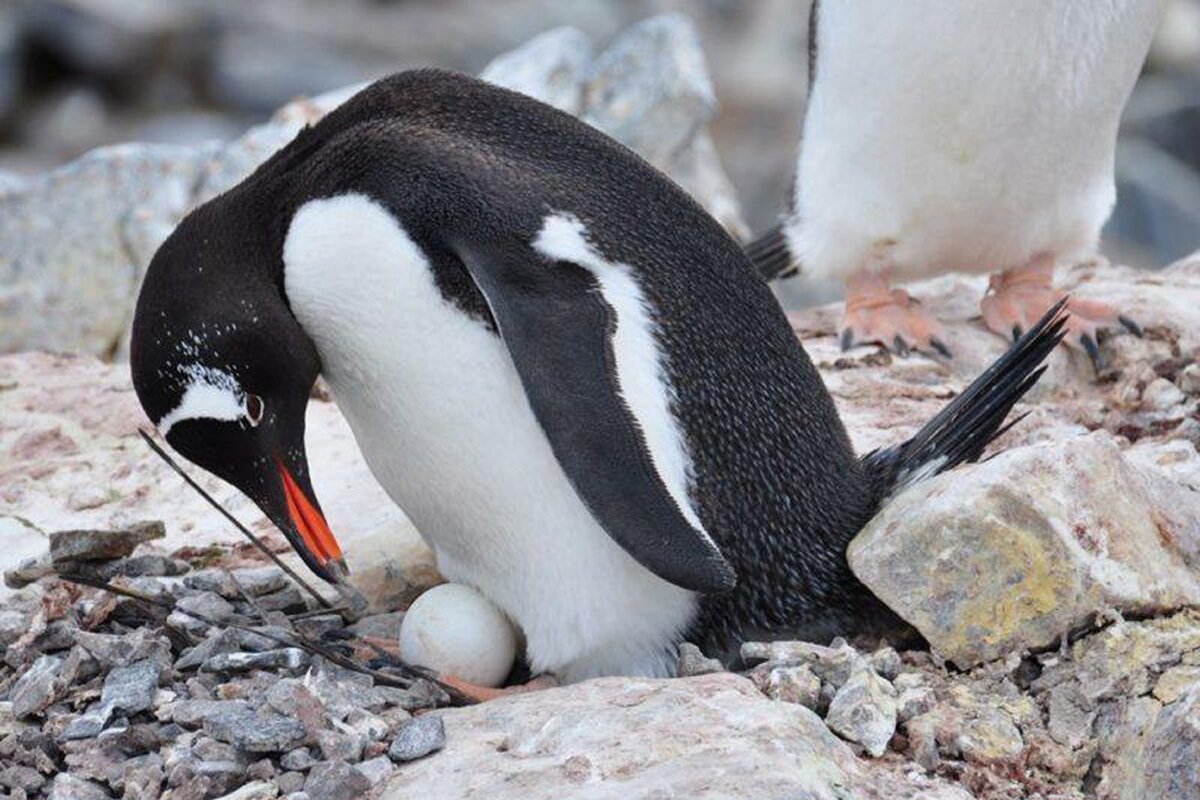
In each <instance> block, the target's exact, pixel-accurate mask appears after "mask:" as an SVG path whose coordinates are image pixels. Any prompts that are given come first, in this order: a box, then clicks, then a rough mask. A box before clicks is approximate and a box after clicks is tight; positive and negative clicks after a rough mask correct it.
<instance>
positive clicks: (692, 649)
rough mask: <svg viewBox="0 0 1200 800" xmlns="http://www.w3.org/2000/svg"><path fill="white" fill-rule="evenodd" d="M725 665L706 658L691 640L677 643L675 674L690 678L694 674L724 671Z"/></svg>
mask: <svg viewBox="0 0 1200 800" xmlns="http://www.w3.org/2000/svg"><path fill="white" fill-rule="evenodd" d="M724 671H725V665H724V664H722V663H721V662H720V661H718V660H717V659H715V658H708V657H707V656H705V655H704V653H703V652H701V650H700V648H699V647H697V646H696V645H694V644H692V643H691V642H684V643H683V644H681V645H679V661H678V663H677V665H676V667H675V674H676V675H678V676H679V677H680V678H691V677H694V676H696V675H711V674H713V673H715V672H724Z"/></svg>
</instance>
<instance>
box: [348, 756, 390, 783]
mask: <svg viewBox="0 0 1200 800" xmlns="http://www.w3.org/2000/svg"><path fill="white" fill-rule="evenodd" d="M356 769H357V770H358V771H359V772H361V773H362V774H363V775H365V776H366V778H367V781H368V782H369V783H370V784H371V786H378V785H379V784H380V783H382V782H383V781H384V779H385V778H387V777H388V776H389V775H391V774H392V773H393V772H395V770H396V766H395V765H394V764H393V763H392V760H391V759H390V758H388V757H387V756H378V757H376V758H372V759H369V760H367V761H364V762H362V763H361V764H359V765H358V766H357V767H356Z"/></svg>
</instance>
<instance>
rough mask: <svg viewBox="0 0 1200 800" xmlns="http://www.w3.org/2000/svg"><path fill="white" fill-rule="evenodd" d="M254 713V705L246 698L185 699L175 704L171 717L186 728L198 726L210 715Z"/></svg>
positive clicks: (217, 716)
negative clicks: (245, 699)
mask: <svg viewBox="0 0 1200 800" xmlns="http://www.w3.org/2000/svg"><path fill="white" fill-rule="evenodd" d="M253 713H254V707H253V706H251V705H250V704H249V703H247V702H246V701H244V700H183V701H181V702H178V703H176V704H175V707H174V709H172V714H171V719H172V721H173V722H175V723H176V724H177V725H182V726H183V727H185V728H198V727H200V726H201V725H203V723H204V720H205V719H207V718H209V717H214V718H219V717H224V716H226V715H233V714H236V715H244V714H253Z"/></svg>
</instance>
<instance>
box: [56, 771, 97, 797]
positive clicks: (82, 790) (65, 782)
mask: <svg viewBox="0 0 1200 800" xmlns="http://www.w3.org/2000/svg"><path fill="white" fill-rule="evenodd" d="M109 797H110V795H109V794H108V792H107V791H106V790H105V789H104V787H103V786H101V785H100V784H98V783H92V782H91V781H89V780H84V779H83V778H77V777H75V776H74V775H72V774H71V773H69V772H60V773H58V774H57V775H55V776H54V780H53V781H51V783H50V792H49V794H47V795H46V800H109Z"/></svg>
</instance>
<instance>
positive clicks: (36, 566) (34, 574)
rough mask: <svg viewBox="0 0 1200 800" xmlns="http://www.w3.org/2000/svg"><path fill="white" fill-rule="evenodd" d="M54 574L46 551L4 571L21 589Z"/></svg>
mask: <svg viewBox="0 0 1200 800" xmlns="http://www.w3.org/2000/svg"><path fill="white" fill-rule="evenodd" d="M0 303H3V300H2V299H0ZM53 574H54V565H53V564H51V563H50V554H49V553H44V554H42V555H39V556H33V557H32V558H26V559H23V560H22V561H21V563H19V564H17V566H15V567H13V568H12V569H6V570H5V571H4V585H5V586H7V587H8V588H10V589H21V588H24V587H26V586H28V585H29V584H31V583H36V582H38V581H40V580H41V579H42V578H45V577H46V576H48V575H53Z"/></svg>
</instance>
